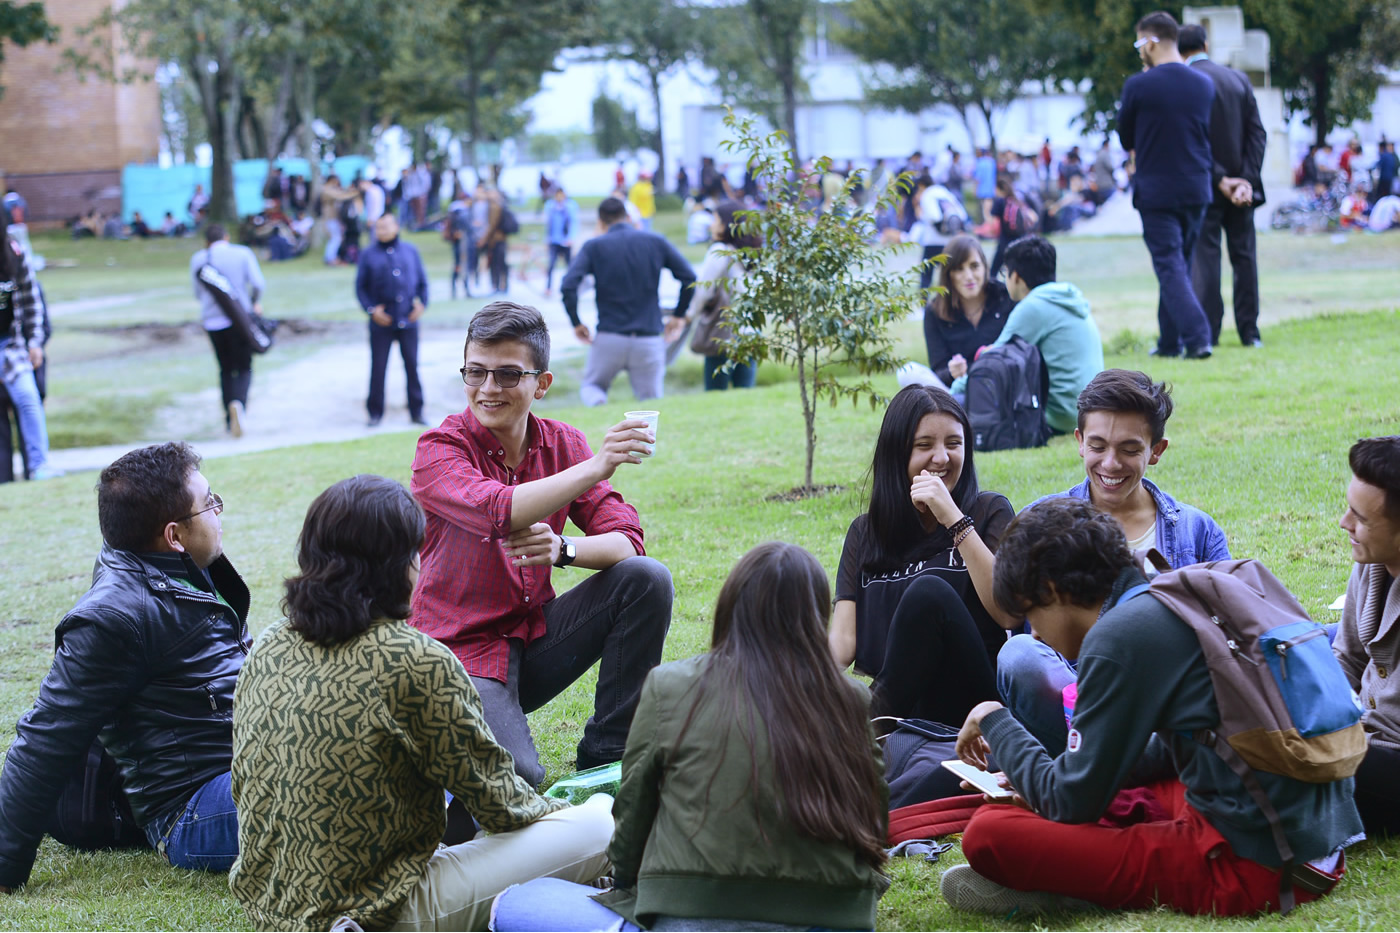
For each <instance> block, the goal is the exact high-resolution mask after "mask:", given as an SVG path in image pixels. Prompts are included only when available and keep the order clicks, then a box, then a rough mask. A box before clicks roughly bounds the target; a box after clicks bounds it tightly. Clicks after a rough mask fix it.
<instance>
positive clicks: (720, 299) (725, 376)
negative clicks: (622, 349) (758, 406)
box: [690, 198, 763, 392]
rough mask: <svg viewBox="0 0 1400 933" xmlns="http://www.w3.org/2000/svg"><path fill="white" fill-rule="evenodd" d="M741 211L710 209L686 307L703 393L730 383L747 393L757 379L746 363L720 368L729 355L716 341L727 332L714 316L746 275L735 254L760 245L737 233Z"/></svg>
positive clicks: (729, 204)
mask: <svg viewBox="0 0 1400 933" xmlns="http://www.w3.org/2000/svg"><path fill="white" fill-rule="evenodd" d="M742 210H744V205H742V204H740V203H739V202H738V201H732V200H730V199H729V198H725V199H724V200H723V201H720V202H719V204H717V205H715V212H714V219H713V220H712V221H710V235H711V236H712V237H713V238H714V243H713V244H711V246H710V249H709V251H708V252H706V253H705V261H704V262H703V263H702V264H701V265H700V269H699V271H697V272H696V274H695V276H696V282H697V283H698V284H697V285H696V286H695V297H694V298H692V299H691V302H690V317H691V318H693V319H697V323H696V325H695V332H694V334H693V335H692V336H691V338H690V349H691V350H693V351H694V352H696V353H698V354H700V355H701V356H703V357H704V358H705V371H704V377H705V391H706V392H711V391H724V390H725V389H728V388H729V386H730V384H731V383H732V384H733V385H734V388H736V389H752V388H753V386H754V382H755V380H757V379H758V365H757V364H756V363H754V362H753V361H752V360H749V361H746V362H743V363H735V364H734V368H733V370H732V371H727V370H726V369H725V368H724V367H725V364H726V363H727V362H729V354H728V353H727V352H726V350H725V346H724V343H723V342H722V341H724V340H726V339H728V337H729V335H730V333H731V331H730V329H729V327H728V326H727V325H725V324H723V323H721V321H720V316H721V315H722V314H724V312H725V310H726V309H727V308H728V307H729V303H730V301H731V300H732V298H733V295H734V290H735V289H737V288H740V287H742V285H743V281H744V276H745V275H746V274H747V271H746V269H745V267H744V260H743V258H742V257H741V256H740V255H739V254H738V253H736V252H735V250H736V249H743V248H746V247H757V246H762V245H763V237H762V236H760V235H759V234H757V233H740V232H739V230H738V226H739V222H738V221H737V220H735V215H736V214H737V213H738V212H739V211H742Z"/></svg>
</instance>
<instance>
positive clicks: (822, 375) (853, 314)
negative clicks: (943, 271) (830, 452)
mask: <svg viewBox="0 0 1400 933" xmlns="http://www.w3.org/2000/svg"><path fill="white" fill-rule="evenodd" d="M724 123H725V126H727V127H728V128H729V130H730V132H731V133H732V134H733V135H734V136H735V139H733V140H731V141H728V142H725V143H723V144H722V147H723V148H725V149H726V150H728V151H731V152H739V153H743V154H745V155H746V156H747V160H748V166H749V169H750V170H751V171H752V172H753V173H754V177H755V178H756V179H758V181H759V183H760V185H762V186H764V187H765V188H766V190H767V197H768V203H767V206H766V207H765V208H764V209H762V210H755V211H742V212H740V213H739V215H738V217H739V220H740V222H741V229H742V231H743V232H745V233H758V234H760V235H761V236H762V237H763V244H762V245H761V246H757V247H747V248H742V249H740V250H739V251H738V252H739V255H740V257H741V258H742V260H743V262H744V265H745V267H746V269H747V275H746V277H745V280H744V286H743V288H742V289H739V290H738V294H735V295H732V296H731V298H732V301H731V304H730V306H729V308H728V310H727V311H725V312H724V314H725V322H726V323H727V324H728V325H729V326H730V328H732V330H733V334H734V335H733V337H732V338H731V339H730V340H729V341H728V343H727V353H728V354H729V359H730V360H731V361H736V360H754V361H755V362H763V361H767V360H773V361H776V362H779V363H784V364H787V365H789V366H794V367H795V368H796V369H797V382H798V388H799V390H800V392H801V395H802V417H803V423H804V428H805V430H806V437H807V464H806V471H805V473H804V474H803V484H802V485H801V486H800V487H798V488H797V489H795V490H793V491H794V492H795V493H798V494H799V495H813V494H816V493H817V491H818V490H817V487H816V486H815V484H814V483H813V482H812V461H813V458H814V455H815V453H816V447H817V403H818V402H819V401H821V400H822V399H826V400H828V401H830V402H831V404H832V405H835V404H836V402H837V401H838V400H840V399H843V398H849V399H850V400H851V401H852V403H853V404H855V403H859V402H860V400H862V399H868V400H869V402H870V406H871V408H872V409H873V408H874V407H875V406H876V405H877V404H880V403H882V402H884V401H885V399H884V397H882V396H881V395H880V393H879V392H878V391H877V390H876V389H875V387H874V385H872V384H871V382H870V377H871V376H873V375H874V374H876V373H882V372H883V373H888V372H892V371H893V370H894V369H895V368H896V367H898V365H899V362H900V361H899V360H898V359H897V358H896V357H895V356H894V343H893V341H892V340H891V339H890V337H889V333H888V328H889V325H890V323H891V322H892V321H895V320H897V319H899V318H902V317H904V316H905V315H907V314H908V313H909V310H910V308H911V307H913V305H914V302H915V300H916V293H917V286H916V283H915V282H914V281H913V279H912V277H911V275H910V270H904V271H901V272H894V271H891V270H890V269H889V268H888V267H887V265H886V263H885V257H884V255H882V254H881V251H880V250H878V249H877V248H876V247H875V246H874V245H873V244H874V240H875V221H874V218H873V216H872V215H871V214H869V213H864V212H856V211H855V209H854V207H853V205H852V199H851V192H852V189H853V188H854V186H855V184H856V182H857V180H858V179H857V178H855V177H852V178H848V179H847V180H846V183H845V185H844V186H842V189H841V193H840V195H839V196H838V197H837V198H836V200H835V202H834V204H833V207H832V209H831V210H829V211H827V212H825V213H823V214H821V215H820V216H816V217H814V216H813V212H812V209H811V207H810V206H809V205H808V204H807V203H805V201H804V198H805V196H806V194H805V193H806V192H808V191H810V190H812V189H813V188H817V189H819V188H820V181H821V177H822V175H824V174H825V173H826V172H827V170H828V169H829V168H830V164H831V160H830V159H828V158H822V159H819V160H817V163H816V165H815V166H814V167H813V168H812V169H811V170H810V171H809V172H805V173H804V172H803V170H802V167H801V166H800V164H799V163H798V162H797V160H796V159H795V158H794V156H793V153H792V149H791V147H790V146H789V145H788V142H787V137H786V135H785V134H784V133H782V132H781V131H778V132H775V133H771V134H769V135H767V136H761V135H760V134H759V133H758V131H757V130H756V129H755V128H754V122H753V120H752V118H749V117H742V118H740V117H736V116H735V115H734V113H733V111H730V113H729V115H728V116H726V117H725V118H724ZM882 194H883V197H882V198H881V208H884V207H886V206H888V204H889V201H890V199H891V198H893V197H895V196H896V195H897V192H896V191H895V190H894V188H893V186H892V187H891V189H889V190H887V191H886V192H882ZM917 270H918V266H917V265H916V266H915V268H914V270H913V271H914V272H915V274H917ZM731 365H732V362H731Z"/></svg>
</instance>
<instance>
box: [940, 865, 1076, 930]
mask: <svg viewBox="0 0 1400 933" xmlns="http://www.w3.org/2000/svg"><path fill="white" fill-rule="evenodd" d="M938 889H939V890H940V891H942V892H943V899H944V900H945V901H947V902H948V904H949V906H951V907H954V908H956V909H958V910H965V911H967V912H968V913H974V914H995V915H998V916H1003V917H1004V916H1007V915H1009V914H1013V913H1017V912H1020V913H1024V914H1044V913H1053V912H1056V911H1069V910H1093V909H1095V908H1096V907H1097V906H1098V905H1096V904H1091V903H1089V902H1088V901H1081V900H1078V899H1077V898H1073V897H1066V896H1065V895H1063V894H1051V893H1050V892H1049V891H1017V890H1016V889H1015V888H1008V887H1006V886H1005V885H1000V884H997V883H996V882H995V881H991V880H989V879H987V878H983V877H982V876H981V875H979V874H977V872H975V871H973V870H972V866H971V865H955V866H953V867H952V868H950V869H948V870H947V871H945V872H944V873H943V879H942V880H941V881H940V882H939V883H938Z"/></svg>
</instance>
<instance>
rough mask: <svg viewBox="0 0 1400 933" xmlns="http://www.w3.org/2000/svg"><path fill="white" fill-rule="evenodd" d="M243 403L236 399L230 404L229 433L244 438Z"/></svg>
mask: <svg viewBox="0 0 1400 933" xmlns="http://www.w3.org/2000/svg"><path fill="white" fill-rule="evenodd" d="M243 415H244V412H243V403H242V402H240V401H238V400H237V399H234V400H233V401H232V402H229V403H228V433H230V434H232V435H233V436H234V437H242V436H243Z"/></svg>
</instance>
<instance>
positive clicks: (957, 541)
mask: <svg viewBox="0 0 1400 933" xmlns="http://www.w3.org/2000/svg"><path fill="white" fill-rule="evenodd" d="M972 532H973V528H972V526H971V525H968V526H967V527H966V528H964V529H963V530H962V531H960V532H959V533H958V535H957V537H955V538H954V539H953V547H961V546H962V543H963V542H964V541H966V540H967V539H968V537H969V536H970V535H971V534H972Z"/></svg>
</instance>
